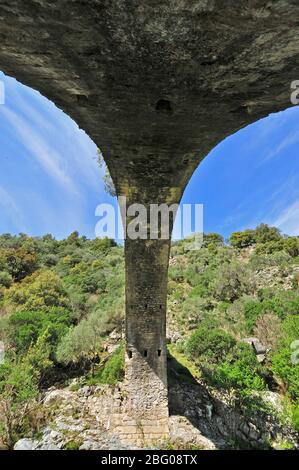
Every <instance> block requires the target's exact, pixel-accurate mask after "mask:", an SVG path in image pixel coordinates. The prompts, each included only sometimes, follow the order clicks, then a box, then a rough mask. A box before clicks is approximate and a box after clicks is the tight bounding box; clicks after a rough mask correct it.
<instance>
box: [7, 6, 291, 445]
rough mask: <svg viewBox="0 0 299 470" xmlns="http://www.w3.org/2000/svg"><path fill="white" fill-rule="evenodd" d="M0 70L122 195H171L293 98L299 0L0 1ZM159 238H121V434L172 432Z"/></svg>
mask: <svg viewBox="0 0 299 470" xmlns="http://www.w3.org/2000/svg"><path fill="white" fill-rule="evenodd" d="M0 70H2V71H3V72H4V73H6V74H7V75H10V76H13V77H15V78H16V79H17V80H19V81H20V82H22V83H24V84H26V85H29V86H30V87H32V88H34V89H36V90H38V91H40V92H41V93H42V94H43V95H44V96H46V97H48V98H49V99H51V100H52V101H53V102H54V103H55V104H56V105H57V106H58V107H59V108H61V109H62V110H63V111H65V112H66V113H67V114H68V115H70V116H71V117H72V118H73V119H74V120H75V121H76V122H77V123H78V125H79V126H80V127H81V128H83V129H84V130H85V131H86V132H87V134H88V135H89V136H90V137H91V138H92V139H93V140H94V142H95V143H96V144H97V145H98V146H99V148H100V149H101V150H102V152H103V155H104V158H105V160H106V163H107V165H108V167H109V170H110V173H111V175H112V177H113V180H114V183H115V187H116V190H117V193H118V195H125V196H126V197H127V200H128V203H135V202H137V203H143V204H145V205H146V206H148V205H149V204H151V203H162V202H166V203H178V202H179V201H180V199H181V197H182V194H183V191H184V189H185V187H186V185H187V183H188V181H189V179H190V177H191V175H192V173H193V172H194V170H195V169H196V167H197V166H198V164H199V163H200V161H201V160H202V159H203V158H204V157H205V156H206V155H207V154H208V152H209V151H210V150H211V149H212V148H213V147H214V146H215V145H216V144H218V143H219V142H220V141H221V140H223V139H224V138H225V137H227V136H229V135H231V134H232V133H234V132H236V131H237V130H238V129H240V128H241V127H243V126H246V125H248V124H250V123H252V122H254V121H256V120H257V119H260V118H262V117H264V116H267V115H268V114H269V113H271V112H276V111H280V110H283V109H285V108H287V107H289V106H290V105H291V104H290V84H291V82H292V81H293V80H296V79H299V1H298V0H273V1H272V0H238V1H233V0H229V1H227V0H56V1H50V0H26V1H24V0H0ZM169 245H170V242H169V241H167V240H156V241H155V240H152V241H146V240H135V241H134V240H127V241H126V244H125V257H126V328H127V331H126V336H127V357H126V392H127V400H126V403H127V405H126V411H127V416H128V418H127V419H126V420H123V422H124V424H126V427H125V428H124V429H125V431H124V433H126V434H128V435H130V434H132V436H133V435H138V436H139V437H140V436H143V437H144V438H145V439H146V440H155V439H158V438H161V437H162V438H163V437H165V436H167V416H168V406H167V376H166V345H165V326H166V325H165V324H166V291H167V270H168V258H169Z"/></svg>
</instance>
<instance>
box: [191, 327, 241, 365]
mask: <svg viewBox="0 0 299 470" xmlns="http://www.w3.org/2000/svg"><path fill="white" fill-rule="evenodd" d="M235 344H236V341H235V340H234V338H233V337H232V336H231V335H229V334H228V333H226V332H225V331H222V330H219V329H208V328H205V327H200V328H198V329H197V330H196V331H194V333H192V335H191V336H190V338H189V339H188V341H187V342H186V345H185V353H186V354H187V355H188V356H189V357H191V358H192V359H200V358H202V357H203V356H204V359H205V361H208V362H209V361H210V362H213V363H218V362H219V361H221V360H222V359H223V357H225V356H226V354H228V352H229V351H230V350H231V348H232V347H233V346H234V345H235Z"/></svg>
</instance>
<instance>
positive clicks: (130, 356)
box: [127, 349, 133, 359]
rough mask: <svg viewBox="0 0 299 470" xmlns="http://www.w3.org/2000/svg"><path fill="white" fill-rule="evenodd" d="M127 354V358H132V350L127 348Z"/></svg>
mask: <svg viewBox="0 0 299 470" xmlns="http://www.w3.org/2000/svg"><path fill="white" fill-rule="evenodd" d="M127 354H128V358H129V359H132V357H133V353H132V351H131V350H130V349H128V351H127Z"/></svg>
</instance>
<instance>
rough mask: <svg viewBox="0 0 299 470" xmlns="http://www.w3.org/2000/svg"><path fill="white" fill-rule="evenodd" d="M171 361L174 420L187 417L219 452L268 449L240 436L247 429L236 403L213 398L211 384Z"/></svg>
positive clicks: (171, 410)
mask: <svg viewBox="0 0 299 470" xmlns="http://www.w3.org/2000/svg"><path fill="white" fill-rule="evenodd" d="M167 362H168V364H167V366H168V367H167V370H168V393H169V414H170V417H171V416H182V417H185V418H186V419H187V420H188V422H189V423H190V424H191V425H192V426H193V427H194V428H195V429H197V430H198V431H199V432H200V434H201V435H202V436H203V437H204V438H207V439H209V440H210V441H211V442H212V443H213V444H214V445H215V447H216V449H253V448H265V447H263V446H261V447H260V446H257V445H255V444H253V442H251V441H250V439H248V438H247V437H246V436H245V435H244V438H242V436H241V437H240V431H239V429H240V426H241V427H242V426H245V425H246V424H245V423H246V420H245V417H244V416H242V412H241V411H240V410H239V409H238V408H236V404H229V403H226V402H225V401H224V400H221V399H219V398H217V397H215V395H214V394H213V396H212V395H211V393H210V392H209V390H208V387H207V385H205V384H204V383H203V382H202V381H199V380H197V379H196V378H195V377H194V376H193V375H192V373H191V372H190V370H189V369H188V368H187V367H185V366H184V365H183V364H181V363H180V362H179V361H178V360H177V359H176V358H175V357H174V356H172V355H171V354H170V353H168V359H167ZM251 421H253V422H254V416H251ZM259 424H260V423H259ZM256 425H257V426H258V423H256Z"/></svg>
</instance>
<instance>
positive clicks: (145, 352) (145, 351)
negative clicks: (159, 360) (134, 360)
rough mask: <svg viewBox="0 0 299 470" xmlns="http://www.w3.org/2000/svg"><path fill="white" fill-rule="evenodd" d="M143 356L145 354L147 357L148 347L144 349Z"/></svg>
mask: <svg viewBox="0 0 299 470" xmlns="http://www.w3.org/2000/svg"><path fill="white" fill-rule="evenodd" d="M143 356H144V357H147V349H145V350H144V351H143Z"/></svg>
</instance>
